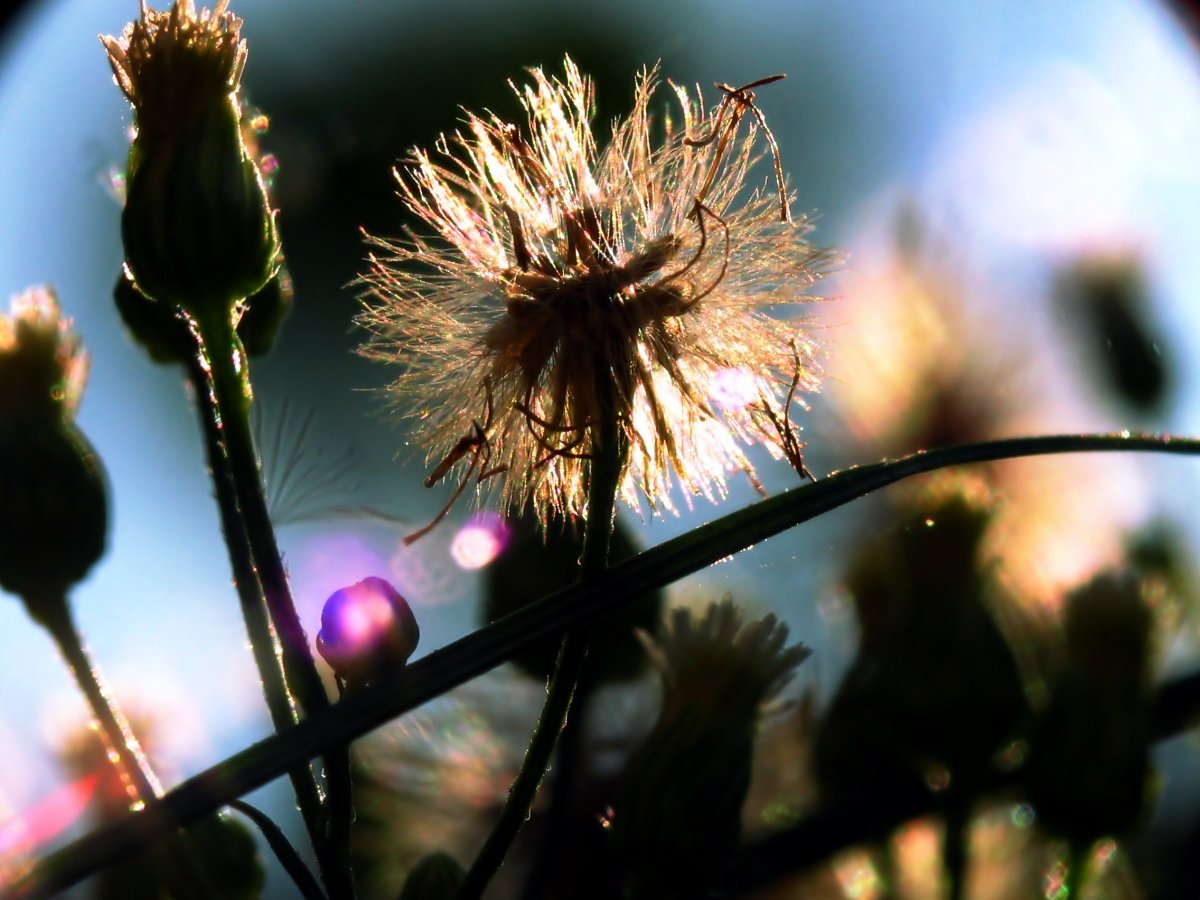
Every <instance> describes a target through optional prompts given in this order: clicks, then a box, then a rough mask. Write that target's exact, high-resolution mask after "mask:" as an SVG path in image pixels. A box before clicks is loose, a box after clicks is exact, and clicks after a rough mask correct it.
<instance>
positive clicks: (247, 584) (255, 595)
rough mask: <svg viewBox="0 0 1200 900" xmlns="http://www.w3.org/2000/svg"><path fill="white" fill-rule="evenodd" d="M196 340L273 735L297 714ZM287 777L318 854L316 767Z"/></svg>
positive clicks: (192, 366)
mask: <svg viewBox="0 0 1200 900" xmlns="http://www.w3.org/2000/svg"><path fill="white" fill-rule="evenodd" d="M195 337H196V353H195V355H194V356H193V357H191V358H190V359H189V360H188V365H187V371H188V378H189V380H190V381H191V384H192V389H193V392H194V394H195V396H196V404H197V407H198V412H199V414H200V425H201V430H202V431H203V433H204V446H205V450H206V454H207V457H208V468H209V472H210V474H211V477H212V481H213V489H214V492H215V494H216V498H217V509H218V510H219V512H220V516H221V530H222V531H223V532H224V535H225V546H226V547H227V549H228V553H229V562H230V566H231V568H232V569H233V583H234V586H235V588H236V589H237V594H238V600H239V602H240V604H241V608H242V618H243V620H244V621H245V623H246V633H247V635H248V636H249V638H250V649H251V652H252V653H253V655H254V662H255V665H256V666H257V668H258V676H259V679H260V680H261V682H262V688H263V695H264V697H265V699H266V702H267V709H268V711H269V712H270V715H271V723H272V725H274V727H275V731H277V732H279V731H284V730H286V729H287V728H288V727H289V726H291V725H294V724H295V723H296V714H295V710H294V709H293V708H292V699H291V696H290V695H289V694H288V690H287V685H286V684H285V683H284V679H283V669H282V668H281V664H280V660H279V655H278V649H277V647H278V645H277V643H276V640H275V634H274V632H273V631H272V630H271V622H270V619H269V618H268V617H267V608H266V605H265V601H264V599H263V594H262V585H261V584H260V583H259V580H258V572H257V571H256V569H255V567H254V560H253V558H252V557H251V555H250V545H249V541H248V537H247V535H246V529H245V526H244V524H243V522H242V518H241V516H240V515H239V514H238V505H237V495H236V491H235V490H234V486H233V476H232V475H231V473H230V471H229V461H228V459H227V457H226V455H225V448H224V445H223V444H222V442H221V418H220V415H219V413H218V411H217V403H216V397H215V394H214V392H213V385H212V379H211V378H210V377H209V367H208V362H207V359H206V357H205V354H204V346H203V343H202V342H201V340H200V337H199V335H195ZM288 777H289V778H290V779H291V782H292V789H293V791H294V792H295V794H296V803H297V805H298V806H299V807H300V814H301V816H302V817H303V819H304V824H305V827H306V828H307V830H308V835H309V839H310V841H311V842H312V844H313V849H314V850H316V849H317V848H318V847H319V844H320V840H321V831H320V827H321V824H320V823H321V815H322V813H321V794H320V790H319V788H318V786H317V782H316V779H315V778H314V776H313V772H312V767H311V765H310V764H309V762H308V761H305V763H304V764H303V765H300V766H295V767H293V768H291V769H289V770H288Z"/></svg>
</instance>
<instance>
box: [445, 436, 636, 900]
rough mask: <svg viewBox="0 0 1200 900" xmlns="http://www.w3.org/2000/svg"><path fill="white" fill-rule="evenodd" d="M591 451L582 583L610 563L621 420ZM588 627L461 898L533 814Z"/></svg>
mask: <svg viewBox="0 0 1200 900" xmlns="http://www.w3.org/2000/svg"><path fill="white" fill-rule="evenodd" d="M592 453H593V456H592V460H591V466H590V469H589V474H588V517H587V521H586V523H585V526H584V532H583V554H582V556H581V557H580V559H579V582H578V583H580V584H586V583H588V582H589V581H591V580H593V579H595V578H597V577H598V576H600V575H601V573H603V572H604V570H605V568H606V567H607V566H608V548H609V545H610V544H611V543H612V534H613V527H614V524H615V522H616V502H617V490H618V488H619V487H620V483H621V468H622V466H623V464H624V457H625V440H624V436H623V434H622V431H621V428H620V426H619V424H618V423H617V422H615V421H613V422H611V424H605V425H601V426H599V427H598V428H596V429H595V432H594V435H593V441H592ZM590 631H591V628H590V625H588V624H583V625H577V626H575V627H574V628H572V629H571V630H570V631H568V632H567V634H566V637H564V638H563V642H562V646H561V647H559V650H558V659H557V661H556V662H555V665H554V674H553V675H551V676H550V686H549V687H548V688H547V690H546V702H545V705H544V706H543V707H542V714H541V716H540V717H539V718H538V723H537V727H536V728H535V729H534V732H533V737H532V738H531V739H530V741H529V749H528V750H527V751H526V752H525V759H524V760H523V761H522V763H521V770H520V771H519V772H518V773H517V777H516V779H515V780H514V781H513V783H512V787H511V788H509V791H508V797H507V798H506V799H505V802H504V808H503V809H501V810H500V816H499V818H498V819H497V820H496V824H495V826H493V828H492V832H491V834H489V835H488V838H487V841H485V842H484V845H483V849H482V850H480V851H479V856H478V857H476V859H475V862H474V864H473V865H472V866H471V868H470V871H468V872H467V876H466V879H465V880H464V881H463V884H462V887H461V888H459V891H458V900H478V898H479V897H481V896H482V895H483V891H484V889H485V888H486V887H487V886H488V882H490V881H491V880H492V876H493V875H495V874H496V871H497V870H498V869H499V868H500V866H501V865H502V864H503V862H504V858H505V857H506V856H507V855H508V851H509V849H510V848H511V847H512V843H513V841H514V840H516V837H517V834H518V833H519V832H520V830H521V826H522V825H524V824H525V820H526V819H528V818H529V811H530V810H531V809H532V808H533V800H534V797H536V796H537V789H538V785H539V784H541V782H542V777H543V776H544V775H545V774H546V767H547V766H548V765H550V757H551V756H552V755H553V754H554V747H555V745H556V744H557V743H558V736H559V734H560V733H561V732H562V730H563V728H564V727H565V726H566V723H567V713H568V712H570V709H571V699H572V698H573V697H574V696H575V688H576V686H577V685H578V684H579V678H580V676H581V675H582V674H583V667H584V664H585V663H586V661H587V649H588V638H589V634H590Z"/></svg>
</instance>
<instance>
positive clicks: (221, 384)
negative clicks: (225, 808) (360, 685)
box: [198, 316, 354, 900]
mask: <svg viewBox="0 0 1200 900" xmlns="http://www.w3.org/2000/svg"><path fill="white" fill-rule="evenodd" d="M198 325H199V329H200V335H201V339H202V342H203V345H204V347H205V350H206V359H207V362H208V372H209V375H210V378H211V384H212V391H213V397H214V398H215V400H216V411H217V419H218V422H219V423H220V426H219V427H220V437H221V443H222V445H223V446H224V449H225V455H226V458H227V459H228V461H229V471H230V474H231V476H232V479H233V487H234V492H235V494H236V499H237V509H238V512H239V513H240V516H241V521H242V525H243V527H244V529H245V533H246V538H247V541H248V543H249V547H250V555H251V557H252V559H253V563H254V567H255V570H256V571H257V573H258V579H259V583H260V584H261V585H262V590H263V595H264V598H265V599H266V604H267V611H268V612H269V613H270V616H271V621H272V623H273V624H274V626H275V631H276V633H277V634H278V636H279V641H280V644H281V646H282V650H283V672H284V677H285V679H286V682H287V686H288V688H289V689H290V691H291V693H292V695H293V696H294V697H295V698H296V701H297V702H298V703H299V705H300V709H301V710H302V711H303V712H304V714H305V716H311V715H313V714H314V713H315V712H318V711H320V710H324V709H327V708H329V706H330V703H329V698H328V696H326V694H325V686H324V685H323V684H322V683H321V676H320V675H319V674H318V673H317V667H316V664H315V663H314V662H313V656H312V652H311V651H310V650H309V647H308V637H307V635H306V634H305V633H304V626H303V625H302V624H301V622H300V617H299V616H298V615H297V614H296V605H295V603H294V602H293V601H292V592H291V588H290V586H289V585H288V580H287V573H286V571H285V570H284V566H283V559H282V557H281V555H280V553H279V545H278V544H277V542H276V540H275V526H274V524H273V523H272V522H271V517H270V514H269V513H268V510H267V500H266V494H265V491H264V489H263V482H262V473H261V471H260V470H259V465H258V454H257V451H256V450H255V447H254V436H253V430H252V428H251V425H250V402H251V398H252V392H251V388H250V376H249V371H248V363H247V359H246V354H245V350H244V349H243V347H242V344H241V341H239V340H238V337H237V334H236V333H235V332H234V330H233V325H232V323H231V322H230V320H229V319H227V318H225V317H223V316H216V317H214V318H213V319H211V320H205V321H201V322H199V323H198ZM324 763H325V779H326V788H327V794H326V798H325V811H324V816H323V819H324V821H325V825H326V827H325V828H324V829H322V830H321V832H320V833H319V834H318V835H317V836H316V839H315V841H314V844H315V848H314V849H315V850H316V852H317V858H318V860H319V861H320V863H321V875H322V879H323V880H324V882H325V887H326V888H327V889H328V891H329V893H330V896H331V897H333V898H334V900H343V898H352V897H354V880H353V875H352V873H351V869H350V826H351V824H352V823H353V819H354V807H353V799H352V797H351V783H350V747H349V743H348V742H343V743H342V744H340V745H339V744H330V745H328V746H327V747H326V752H325V755H324Z"/></svg>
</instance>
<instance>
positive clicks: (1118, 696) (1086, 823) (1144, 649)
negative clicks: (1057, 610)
mask: <svg viewBox="0 0 1200 900" xmlns="http://www.w3.org/2000/svg"><path fill="white" fill-rule="evenodd" d="M1153 622H1154V617H1153V614H1152V612H1151V610H1150V607H1149V605H1148V604H1147V602H1146V598H1145V596H1144V594H1143V585H1142V583H1141V580H1140V579H1139V578H1137V577H1135V576H1134V575H1132V574H1131V573H1129V572H1106V573H1103V574H1101V575H1099V576H1097V577H1096V578H1094V579H1093V580H1092V581H1090V582H1088V583H1087V584H1086V585H1084V586H1083V587H1081V588H1078V589H1077V590H1076V591H1074V592H1073V593H1072V594H1071V595H1070V596H1069V597H1068V598H1067V601H1066V604H1065V607H1064V611H1063V638H1064V644H1063V649H1064V650H1065V654H1063V656H1062V657H1061V663H1060V669H1059V671H1058V672H1057V673H1056V677H1055V678H1054V681H1053V686H1052V692H1051V699H1050V703H1049V705H1048V707H1047V708H1046V710H1045V711H1044V713H1043V715H1042V716H1041V719H1040V723H1039V726H1038V728H1037V730H1036V731H1035V733H1034V741H1033V746H1032V748H1031V755H1030V763H1029V772H1028V778H1029V795H1030V799H1031V800H1032V801H1033V804H1034V807H1035V808H1036V809H1037V814H1038V821H1039V822H1040V823H1041V824H1042V825H1043V827H1045V828H1046V829H1048V830H1049V831H1050V832H1052V833H1054V834H1057V835H1061V836H1063V837H1065V838H1067V839H1068V840H1070V841H1071V842H1072V843H1073V844H1075V845H1076V847H1077V849H1078V850H1080V851H1082V850H1085V849H1086V848H1087V847H1088V846H1090V845H1091V844H1092V842H1093V841H1095V840H1097V839H1098V838H1101V837H1105V836H1114V837H1115V836H1120V835H1122V834H1123V833H1124V832H1126V831H1128V830H1129V829H1130V828H1131V827H1132V826H1133V825H1134V824H1136V821H1137V818H1138V816H1139V814H1140V813H1141V811H1142V809H1143V807H1144V805H1145V794H1146V780H1147V777H1148V775H1149V768H1150V761H1149V742H1150V717H1151V702H1152V698H1151V695H1150V667H1151V666H1150V663H1151V643H1152V641H1151V637H1152V629H1153Z"/></svg>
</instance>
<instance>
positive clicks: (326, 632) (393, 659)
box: [317, 578, 421, 689]
mask: <svg viewBox="0 0 1200 900" xmlns="http://www.w3.org/2000/svg"><path fill="white" fill-rule="evenodd" d="M420 639H421V629H420V628H419V627H418V626H417V619H416V616H414V615H413V612H412V609H411V608H410V607H409V605H408V601H407V600H405V599H404V598H403V597H402V596H400V594H399V593H398V592H397V591H396V589H395V588H394V587H392V586H391V585H390V584H388V583H387V582H386V581H384V580H383V579H382V578H364V579H363V580H362V581H360V582H358V584H355V585H351V586H350V587H348V588H342V589H341V590H340V591H338V592H337V593H335V594H334V595H333V596H331V597H330V598H329V599H328V600H326V601H325V608H324V609H323V610H321V630H320V632H319V633H318V634H317V652H319V653H320V654H321V656H322V657H323V658H324V659H325V662H327V663H329V666H330V668H332V669H333V671H334V674H335V675H337V677H338V679H339V680H341V681H343V682H345V684H346V686H347V687H348V688H351V689H353V688H357V687H362V686H364V685H367V684H370V683H371V682H372V681H375V680H377V679H378V678H380V677H381V676H383V675H386V674H388V673H389V672H394V671H398V670H399V669H401V668H403V666H404V664H405V663H406V662H407V661H408V658H409V657H410V656H412V654H413V651H414V650H416V649H417V642H418V641H419V640H420Z"/></svg>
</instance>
